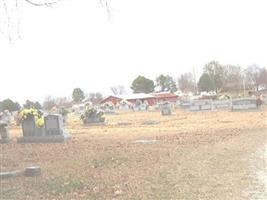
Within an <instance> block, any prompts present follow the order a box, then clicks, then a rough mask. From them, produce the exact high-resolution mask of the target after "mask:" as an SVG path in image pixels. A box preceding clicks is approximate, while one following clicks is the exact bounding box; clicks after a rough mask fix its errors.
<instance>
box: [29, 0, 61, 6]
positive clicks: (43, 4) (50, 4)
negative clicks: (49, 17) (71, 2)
mask: <svg viewBox="0 0 267 200" xmlns="http://www.w3.org/2000/svg"><path fill="white" fill-rule="evenodd" d="M25 1H26V2H27V3H29V4H31V5H33V6H48V7H50V6H52V5H54V4H56V3H58V2H59V1H61V0H56V1H52V2H47V3H36V2H33V1H32V0H25Z"/></svg>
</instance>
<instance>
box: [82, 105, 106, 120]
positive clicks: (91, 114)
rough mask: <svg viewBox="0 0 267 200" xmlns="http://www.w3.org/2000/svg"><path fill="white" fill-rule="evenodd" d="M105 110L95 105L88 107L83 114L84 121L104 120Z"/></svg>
mask: <svg viewBox="0 0 267 200" xmlns="http://www.w3.org/2000/svg"><path fill="white" fill-rule="evenodd" d="M103 116H104V112H103V111H101V110H98V109H95V108H93V107H86V109H85V111H84V113H83V114H82V115H81V117H80V118H81V120H82V121H83V123H90V122H92V123H94V122H104V121H105V117H103Z"/></svg>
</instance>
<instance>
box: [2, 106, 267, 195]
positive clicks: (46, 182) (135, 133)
mask: <svg viewBox="0 0 267 200" xmlns="http://www.w3.org/2000/svg"><path fill="white" fill-rule="evenodd" d="M106 118H107V121H108V125H106V126H92V127H90V126H88V127H86V126H84V125H82V124H81V122H80V120H79V119H78V117H75V116H70V119H69V123H68V125H67V126H66V129H67V130H68V131H69V132H70V133H71V134H72V136H73V138H72V139H71V140H70V141H68V142H66V143H62V144H17V143H16V142H15V138H16V137H19V136H21V134H22V133H21V129H20V128H19V127H12V128H11V130H10V132H11V136H12V138H13V139H14V141H13V143H10V144H2V145H1V152H0V156H1V160H0V161H1V163H0V164H1V171H7V170H18V169H24V168H25V167H27V166H31V165H39V166H40V167H41V168H42V176H40V177H37V178H26V177H17V178H12V179H6V180H1V193H0V199H14V200H15V199H18V200H26V199H32V200H38V199H51V200H52V199H62V200H63V199H75V200H76V199H78V200H79V199H114V200H115V199H132V200H137V199H181V200H182V199H188V200H191V199H218V200H225V199H234V200H238V199H267V194H266V186H265V185H264V181H262V180H261V179H260V178H259V177H258V176H259V175H258V174H259V172H263V173H265V174H266V159H265V157H264V153H265V151H266V138H267V137H266V136H267V131H266V130H267V123H266V119H267V114H266V110H261V111H257V112H228V111H214V112H196V113H192V112H187V111H182V110H176V111H175V113H174V114H173V115H172V116H161V115H160V112H129V113H120V114H118V115H107V116H106ZM145 120H156V121H159V122H160V123H159V124H155V125H142V123H143V122H144V121H145ZM119 122H130V123H131V124H129V125H125V126H124V125H118V123H119ZM143 139H147V140H148V139H153V140H156V142H155V143H147V144H146V143H145V144H143V143H136V142H135V141H136V140H143Z"/></svg>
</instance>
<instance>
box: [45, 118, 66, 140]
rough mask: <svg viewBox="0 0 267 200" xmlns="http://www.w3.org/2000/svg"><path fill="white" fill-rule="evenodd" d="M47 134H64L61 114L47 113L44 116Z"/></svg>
mask: <svg viewBox="0 0 267 200" xmlns="http://www.w3.org/2000/svg"><path fill="white" fill-rule="evenodd" d="M44 121H45V133H46V135H51V136H53V135H62V134H63V118H62V116H61V115H56V114H54V115H47V116H46V117H45V118H44Z"/></svg>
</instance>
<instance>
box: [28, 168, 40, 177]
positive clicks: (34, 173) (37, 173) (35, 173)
mask: <svg viewBox="0 0 267 200" xmlns="http://www.w3.org/2000/svg"><path fill="white" fill-rule="evenodd" d="M40 175H41V168H40V167H39V166H32V167H27V168H26V169H25V176H26V177H36V176H40Z"/></svg>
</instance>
